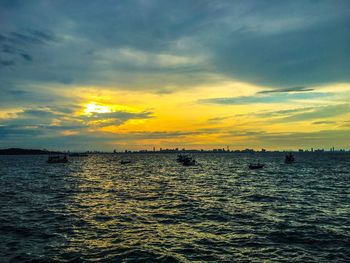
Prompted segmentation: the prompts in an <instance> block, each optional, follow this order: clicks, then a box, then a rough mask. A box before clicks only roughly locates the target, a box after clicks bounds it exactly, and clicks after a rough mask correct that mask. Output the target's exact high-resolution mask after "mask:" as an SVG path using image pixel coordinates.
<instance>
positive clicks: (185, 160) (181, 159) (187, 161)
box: [176, 154, 196, 166]
mask: <svg viewBox="0 0 350 263" xmlns="http://www.w3.org/2000/svg"><path fill="white" fill-rule="evenodd" d="M176 161H177V162H178V163H181V164H182V165H183V166H192V165H195V164H196V160H195V159H194V158H193V157H191V156H188V155H185V154H179V155H178V156H177V159H176Z"/></svg>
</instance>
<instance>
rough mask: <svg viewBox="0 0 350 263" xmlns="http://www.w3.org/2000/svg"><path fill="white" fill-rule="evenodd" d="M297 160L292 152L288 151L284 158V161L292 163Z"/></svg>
mask: <svg viewBox="0 0 350 263" xmlns="http://www.w3.org/2000/svg"><path fill="white" fill-rule="evenodd" d="M294 162H295V158H294V156H293V154H292V153H288V154H287V155H286V157H285V159H284V163H286V164H291V163H294Z"/></svg>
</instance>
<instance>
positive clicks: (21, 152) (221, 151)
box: [0, 148, 350, 155]
mask: <svg viewBox="0 0 350 263" xmlns="http://www.w3.org/2000/svg"><path fill="white" fill-rule="evenodd" d="M77 152H78V151H73V152H70V151H67V152H62V151H49V150H46V149H44V150H40V149H22V148H8V149H0V155H48V154H64V153H67V154H70V153H77ZM288 152H292V153H349V152H350V151H349V150H343V149H340V150H332V151H326V150H324V149H316V150H312V151H310V150H294V151H290V150H280V151H268V150H262V151H255V150H253V149H245V150H224V149H213V150H185V149H182V150H176V149H164V150H159V151H151V150H149V151H148V150H139V151H127V150H126V151H121V152H117V151H114V152H103V151H79V153H87V154H160V153H161V154H165V153H166V154H181V153H189V154H194V153H219V154H232V153H248V154H254V153H262V154H263V153H288Z"/></svg>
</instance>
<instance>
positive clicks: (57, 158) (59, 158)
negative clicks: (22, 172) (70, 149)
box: [47, 154, 68, 163]
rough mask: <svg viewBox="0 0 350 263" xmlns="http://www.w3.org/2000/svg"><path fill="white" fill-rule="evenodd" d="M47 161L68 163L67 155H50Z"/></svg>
mask: <svg viewBox="0 0 350 263" xmlns="http://www.w3.org/2000/svg"><path fill="white" fill-rule="evenodd" d="M47 163H68V158H67V155H66V154H65V155H64V156H60V155H49V157H48V158H47Z"/></svg>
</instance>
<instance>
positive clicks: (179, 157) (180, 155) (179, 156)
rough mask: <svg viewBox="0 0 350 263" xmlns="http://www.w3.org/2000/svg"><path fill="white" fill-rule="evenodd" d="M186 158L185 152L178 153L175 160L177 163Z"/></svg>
mask: <svg viewBox="0 0 350 263" xmlns="http://www.w3.org/2000/svg"><path fill="white" fill-rule="evenodd" d="M186 158H188V156H187V155H185V154H179V155H178V156H177V158H176V161H177V162H179V163H182V162H183V161H184V160H186Z"/></svg>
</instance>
